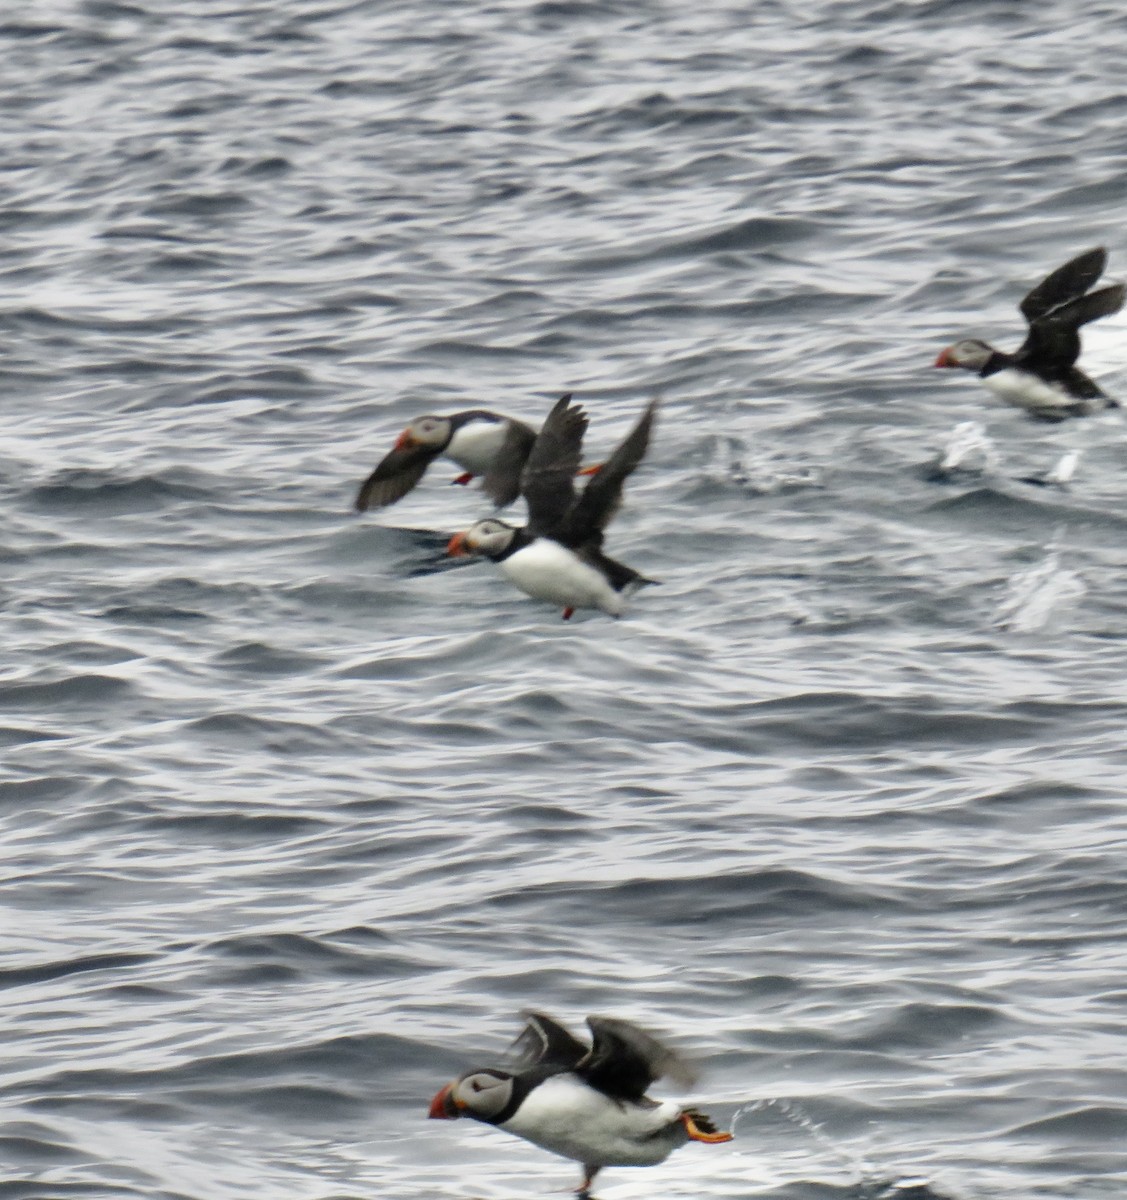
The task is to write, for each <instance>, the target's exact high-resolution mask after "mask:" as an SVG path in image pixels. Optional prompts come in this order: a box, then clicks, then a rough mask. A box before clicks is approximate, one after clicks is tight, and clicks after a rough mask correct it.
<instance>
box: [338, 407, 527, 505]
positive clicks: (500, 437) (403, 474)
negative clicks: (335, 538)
mask: <svg viewBox="0 0 1127 1200" xmlns="http://www.w3.org/2000/svg"><path fill="white" fill-rule="evenodd" d="M535 440H536V434H535V432H534V431H533V430H532V429H531V428H530V427H529V426H528V425H526V424H525V423H524V422H523V421H517V420H516V419H515V418H513V417H503V416H501V414H500V413H495V412H489V411H488V410H486V409H480V408H475V409H470V410H468V411H466V412H457V413H453V414H451V415H450V416H448V417H439V416H431V415H427V416H423V417H416V418H415V419H414V420H413V421H412V422H411V424H410V425H408V426H407V428H406V429H405V430H404V431H403V432H402V433H401V434H400V435H399V437H398V439H397V440H396V442H395V445H394V446H393V447H392V448H391V449H390V450H389V451H388V452H387V454H386V455H384V457H383V458H382V459H381V460H380V462H379V463H378V464H377V466H376V469H375V470H374V471H373V472H372V473H371V475H369V476H368V478H367V479H365V480H364V482H363V483H362V484H361V485H360V490H359V492H357V494H356V502H355V507H356V510H357V512H367V511H368V509H370V508H387V507H388V505H390V504H395V503H396V501H398V500H402V499H403V497H404V496H406V495H407V493H408V492H409V491H411V490H412V488H414V487H415V485H416V484H417V483H418V482H419V480H420V479H422V477H423V476H424V475H425V474H426V470H427V467H429V466H430V464H431V463H432V462H434V460H435V459H436V458H438V457H440V456H442V455H445V457H446V458H449V459H452V460H453V461H454V462H455V463H457V464H458V466H459V467H461V468H462V471H463V472H464V473H463V474H461V475H459V476H458V477H457V478H456V479H455V480H454V481H453V482H454V483H463V484H465V483H469V482H470V481H471V480H472V479H474V478H476V477H477V476H479V475H480V476H481V486H482V490H483V491H484V492H485V494H486V495H487V496H488V497H489V498H490V499H491V500H492V501H493V503H494V504H496V505H497V507H498V508H504V507H505V505H508V504H512V502H513V501H514V500H515V499H516V498H517V496H518V495H519V493H520V473H521V469H522V468H523V467H524V463H525V459H527V458H528V452H529V450H531V449H532V443H533V442H534V441H535Z"/></svg>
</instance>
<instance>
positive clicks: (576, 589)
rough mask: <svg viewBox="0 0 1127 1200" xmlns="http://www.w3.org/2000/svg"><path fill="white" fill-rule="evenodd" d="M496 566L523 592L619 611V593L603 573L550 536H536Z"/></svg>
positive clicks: (615, 613) (556, 601)
mask: <svg viewBox="0 0 1127 1200" xmlns="http://www.w3.org/2000/svg"><path fill="white" fill-rule="evenodd" d="M500 566H501V570H502V571H504V572H505V574H506V575H507V576H508V577H509V578H510V579H511V580H512V581H513V583H515V584H516V586H517V587H518V588H520V590H521V591H522V592H524V594H525V595H526V596H532V597H534V598H535V599H537V600H547V601H548V603H549V604H558V605H559V606H560V607H561V608H597V609H600V610H601V611H602V612H605V613H610V615H611V616H612V617H617V616H618V615H619V614H620V613H621V612H622V597H621V596H620V595H619V593H618V592H616V591H615V590H614V588H612V587H611V585H610V584H609V583H608V582H607V578H606V576H605V575H603V574H602V572H601V571H596V570H595V568H594V567H592V566H590V565H588V564H587V563H585V562H584V561H583V560H582V559H581V558H579V557H578V556H577V555H576V554H573V553H572V551H570V550H569V549H568V548H567V547H566V546H561V545H560V544H559V542H553V541H552V540H551V539H550V538H537V539H536V540H535V541H534V542H532V543H531V545H528V546H525V547H524V548H523V549H521V550H518V551H517V552H516V553H515V554H511V555H510V556H509V557H508V558H506V559H504V560H503V561H502V562H501V564H500Z"/></svg>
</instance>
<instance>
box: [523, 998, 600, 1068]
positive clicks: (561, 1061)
mask: <svg viewBox="0 0 1127 1200" xmlns="http://www.w3.org/2000/svg"><path fill="white" fill-rule="evenodd" d="M521 1016H522V1017H524V1019H525V1026H524V1029H522V1030H521V1032H520V1034H519V1035H518V1037H517V1039H516V1041H515V1042H513V1049H514V1050H515V1051H516V1054H517V1061H518V1062H519V1063H521V1064H525V1065H531V1064H533V1063H536V1064H544V1065H547V1066H559V1067H563V1068H565V1069H566V1070H570V1069H571V1068H572V1067H574V1066H575V1064H576V1063H577V1062H579V1060H580V1059H581V1058H583V1057H584V1055H586V1054H587V1052H588V1050H589V1047H588V1046H587V1045H586V1044H585V1043H583V1042H581V1041H580V1040H579V1039H578V1038H577V1037H575V1035H574V1034H572V1033H571V1032H570V1031H569V1030H567V1029H565V1028H564V1027H563V1026H562V1025H561V1024H560V1023H559V1022H558V1021H554V1020H553V1019H552V1018H551V1017H549V1016H548V1015H547V1014H545V1013H538V1012H523V1013H521Z"/></svg>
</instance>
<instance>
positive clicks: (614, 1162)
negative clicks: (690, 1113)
mask: <svg viewBox="0 0 1127 1200" xmlns="http://www.w3.org/2000/svg"><path fill="white" fill-rule="evenodd" d="M680 1112H681V1106H680V1105H679V1104H676V1103H675V1102H674V1101H672V1100H666V1101H663V1102H662V1103H660V1104H659V1105H657V1107H656V1108H649V1109H647V1108H641V1107H639V1106H638V1105H636V1104H629V1103H625V1104H619V1103H617V1102H616V1101H614V1100H611V1099H610V1098H609V1097H607V1096H604V1095H603V1094H602V1093H601V1092H596V1091H595V1090H594V1089H592V1088H589V1087H588V1086H587V1085H586V1084H585V1083H583V1082H581V1081H580V1080H578V1079H577V1078H576V1077H575V1076H574V1075H556V1076H553V1077H552V1078H551V1079H546V1080H545V1081H544V1082H543V1083H542V1084H540V1086H539V1087H536V1088H533V1089H532V1091H531V1092H529V1094H528V1096H527V1097H526V1098H525V1100H524V1103H523V1104H521V1106H520V1108H518V1109H517V1111H516V1113H515V1114H514V1115H513V1116H512V1117H510V1118H509V1120H507V1121H506V1122H505V1123H504V1124H503V1125H501V1126H499V1128H501V1129H504V1130H507V1131H508V1132H509V1133H515V1134H516V1135H517V1136H518V1137H522V1138H524V1139H525V1140H526V1141H529V1142H533V1143H534V1144H535V1145H537V1146H540V1147H542V1148H543V1149H544V1150H550V1151H551V1152H552V1153H553V1154H560V1155H562V1156H563V1157H564V1158H573V1159H575V1160H576V1162H581V1163H585V1164H586V1165H588V1166H592V1167H651V1166H653V1165H654V1164H655V1163H659V1162H664V1161H665V1159H666V1158H668V1157H669V1154H670V1152H671V1151H673V1150H675V1149H676V1148H677V1147H678V1146H681V1145H684V1144H685V1142H687V1141H688V1135H687V1134H686V1133H685V1132H684V1129H683V1128H682V1126H680V1125H679V1124H678V1125H673V1122H675V1121H676V1120H677V1117H678V1116H679V1115H680ZM671 1125H672V1128H670V1126H671ZM655 1135H656V1136H655Z"/></svg>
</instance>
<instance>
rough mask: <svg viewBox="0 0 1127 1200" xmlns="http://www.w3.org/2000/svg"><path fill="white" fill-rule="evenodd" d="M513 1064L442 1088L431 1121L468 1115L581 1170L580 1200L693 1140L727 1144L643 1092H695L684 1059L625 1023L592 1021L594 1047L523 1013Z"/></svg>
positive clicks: (680, 1109)
mask: <svg viewBox="0 0 1127 1200" xmlns="http://www.w3.org/2000/svg"><path fill="white" fill-rule="evenodd" d="M521 1015H522V1016H523V1018H524V1020H525V1027H524V1029H523V1031H522V1032H521V1034H520V1035H519V1037H518V1038H517V1040H516V1042H515V1043H514V1044H513V1045H514V1049H515V1050H516V1051H517V1054H516V1056H515V1061H514V1062H512V1063H511V1064H510V1065H508V1066H505V1067H475V1068H473V1069H471V1070H469V1071H466V1072H464V1073H463V1074H461V1075H459V1076H458V1078H457V1079H455V1080H453V1081H452V1082H450V1083H448V1084H447V1085H446V1086H445V1087H444V1088H441V1089H440V1090H439V1091H438V1092H437V1094H436V1095H435V1097H434V1099H433V1100H432V1101H431V1104H430V1112H429V1113H428V1114H427V1115H428V1116H430V1117H433V1118H436V1119H438V1120H454V1119H456V1118H458V1117H472V1118H473V1119H474V1120H475V1121H482V1122H484V1123H485V1124H486V1125H495V1126H496V1127H497V1128H498V1129H503V1130H505V1132H506V1133H512V1134H515V1135H516V1136H517V1137H520V1138H524V1139H525V1141H529V1142H532V1143H533V1145H536V1146H539V1147H541V1149H544V1150H549V1151H551V1152H552V1153H553V1154H559V1155H561V1156H562V1157H564V1158H570V1159H574V1160H575V1161H576V1162H578V1163H581V1164H582V1166H583V1182H582V1183H581V1184H580V1185H579V1187H578V1188H577V1189H576V1195H577V1196H578V1200H591V1186H592V1184H593V1183H594V1180H595V1176H596V1175H597V1174H598V1173H599V1171H600V1170H601V1169H602V1168H603V1167H649V1166H655V1165H656V1164H657V1163H660V1162H664V1161H665V1159H666V1158H668V1157H669V1155H670V1154H671V1153H672V1152H673V1151H674V1150H676V1149H677V1148H678V1147H679V1146H684V1145H685V1144H686V1143H688V1142H703V1143H705V1144H708V1145H715V1144H717V1143H720V1142H730V1141H731V1140H732V1135H731V1134H730V1133H722V1132H721V1131H719V1130H718V1129H717V1128H716V1126H715V1125H714V1124H713V1123H712V1121H711V1119H710V1118H709V1117H707V1116H706V1115H705V1114H704V1113H702V1112H701V1111H700V1110H699V1109H696V1108H691V1107H685V1106H683V1105H681V1104H679V1103H678V1102H677V1101H675V1100H654V1099H652V1098H651V1097H649V1096H647V1095H646V1090H647V1089H648V1088H649V1086H650V1085H651V1084H652V1083H653V1082H654V1081H655V1080H657V1079H661V1078H663V1077H666V1076H668V1077H669V1078H670V1079H672V1080H674V1081H675V1082H676V1083H679V1084H681V1085H685V1086H687V1085H690V1084H691V1083H692V1082H693V1079H694V1075H693V1072H692V1070H691V1068H690V1067H689V1066H688V1064H687V1063H686V1062H685V1060H684V1059H683V1058H681V1056H680V1055H678V1054H676V1053H675V1052H674V1051H673V1050H670V1049H669V1048H668V1047H667V1046H664V1045H663V1044H662V1043H661V1042H660V1041H658V1040H657V1038H655V1037H654V1036H653V1035H652V1034H650V1033H647V1032H646V1031H645V1030H644V1029H639V1028H638V1026H637V1025H634V1024H632V1023H631V1022H629V1021H622V1020H617V1019H615V1018H613V1017H588V1018H587V1026H588V1028H589V1029H590V1031H591V1044H590V1045H587V1044H586V1043H585V1042H583V1041H580V1039H579V1038H577V1037H575V1035H574V1034H572V1033H571V1032H570V1031H569V1030H568V1029H566V1028H565V1027H564V1026H563V1025H561V1024H560V1023H559V1022H558V1021H556V1020H554V1019H553V1018H552V1017H549V1016H546V1015H545V1014H544V1013H539V1012H526V1013H522V1014H521Z"/></svg>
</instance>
